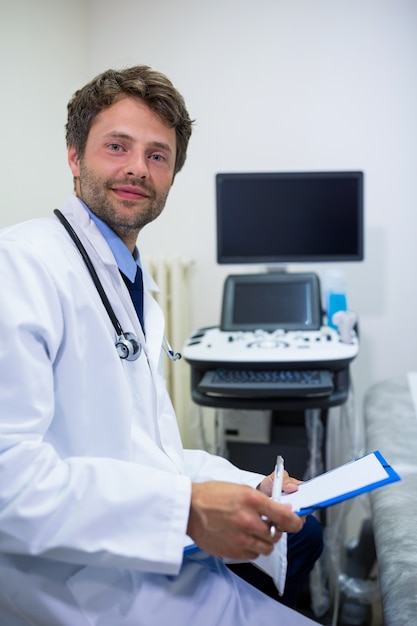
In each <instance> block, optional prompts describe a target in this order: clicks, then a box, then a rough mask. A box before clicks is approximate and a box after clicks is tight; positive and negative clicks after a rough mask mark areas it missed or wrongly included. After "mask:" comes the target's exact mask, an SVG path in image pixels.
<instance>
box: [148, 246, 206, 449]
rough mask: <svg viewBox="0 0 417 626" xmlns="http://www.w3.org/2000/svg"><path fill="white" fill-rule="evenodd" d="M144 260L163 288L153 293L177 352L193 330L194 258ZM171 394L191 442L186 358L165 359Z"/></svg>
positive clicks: (185, 437)
mask: <svg viewBox="0 0 417 626" xmlns="http://www.w3.org/2000/svg"><path fill="white" fill-rule="evenodd" d="M143 260H144V264H145V265H146V267H147V269H148V270H149V272H150V273H151V275H152V278H153V279H154V280H155V282H156V284H157V285H158V287H159V288H160V290H161V293H156V294H154V297H155V300H157V302H158V303H159V305H160V307H161V308H162V311H163V313H164V316H165V336H166V337H167V339H168V341H169V343H170V344H171V346H172V349H173V350H174V352H177V351H179V352H180V351H181V348H182V346H183V345H184V342H185V340H186V339H187V337H188V336H189V335H190V332H191V330H192V329H191V300H190V284H191V281H190V278H191V270H192V267H193V264H194V263H193V261H190V260H184V259H180V258H177V257H174V258H164V257H144V259H143ZM164 368H165V370H164V374H165V378H166V382H167V388H168V392H169V395H170V397H171V400H172V404H173V405H174V409H175V412H176V414H177V419H178V425H179V428H180V432H181V436H182V439H183V444H184V446H185V447H190V445H191V435H190V428H189V416H190V411H191V404H192V402H191V391H190V371H189V370H190V368H189V366H188V364H187V363H186V362H185V361H184V360H183V359H181V360H179V361H175V362H173V361H171V359H168V358H166V359H165V361H164Z"/></svg>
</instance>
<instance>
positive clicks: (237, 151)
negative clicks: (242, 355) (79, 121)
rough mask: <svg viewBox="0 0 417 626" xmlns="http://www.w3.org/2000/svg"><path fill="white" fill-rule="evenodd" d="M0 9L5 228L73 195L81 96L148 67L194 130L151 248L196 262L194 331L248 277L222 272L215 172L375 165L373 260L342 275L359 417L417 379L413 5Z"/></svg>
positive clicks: (348, 1)
mask: <svg viewBox="0 0 417 626" xmlns="http://www.w3.org/2000/svg"><path fill="white" fill-rule="evenodd" d="M0 7H1V20H0V35H1V38H0V45H1V50H0V51H1V56H0V63H1V66H2V73H1V75H2V94H1V115H0V131H1V139H2V148H3V149H2V151H1V155H0V159H1V161H0V165H1V173H2V192H3V193H2V203H1V212H0V224H3V225H4V224H8V223H11V222H13V221H16V220H18V219H21V218H24V217H31V216H35V215H38V214H49V212H50V211H51V210H52V208H54V206H56V205H57V204H59V202H60V201H61V200H62V199H63V197H65V195H66V194H67V192H68V191H70V190H71V178H70V176H69V173H68V171H67V166H66V157H65V148H64V134H63V126H64V123H65V113H66V111H65V107H66V102H67V100H68V99H69V97H70V95H71V94H72V93H73V91H74V90H75V89H76V88H77V87H78V86H80V85H81V84H83V83H84V82H85V81H86V80H88V79H89V78H90V77H91V76H92V75H94V74H96V73H98V72H100V71H102V70H104V69H107V68H108V67H122V66H127V65H131V64H136V63H145V64H148V65H151V66H152V67H154V68H155V69H158V70H161V71H163V72H165V73H167V74H168V75H169V76H170V78H171V79H172V80H173V82H174V83H175V84H176V86H177V87H178V88H179V89H180V91H182V93H183V94H184V96H185V98H186V101H187V104H188V108H189V111H190V114H191V115H192V116H193V117H195V118H196V119H197V123H196V126H195V130H194V135H193V138H192V141H191V145H190V150H189V157H188V161H187V163H186V166H185V168H184V171H183V172H181V173H180V174H179V175H178V177H177V180H176V183H175V186H174V188H173V190H172V194H171V196H170V199H169V202H168V205H167V208H166V211H165V213H164V214H163V216H162V217H161V218H160V219H159V220H158V221H157V222H156V223H155V224H153V225H151V226H148V228H147V230H145V231H144V233H143V234H142V235H141V238H140V241H139V243H140V246H141V249H142V250H143V251H144V252H146V253H150V252H155V251H157V250H158V251H159V250H165V252H166V253H167V254H175V253H176V254H179V255H182V256H185V257H192V258H194V259H196V261H197V265H196V271H195V275H194V284H193V287H194V295H193V326H194V327H197V326H204V325H210V324H216V323H218V321H219V315H220V301H221V291H222V284H223V278H224V277H225V276H226V275H227V274H228V273H231V272H232V271H236V270H239V271H244V269H245V268H237V267H226V268H225V267H223V268H220V267H218V266H217V265H216V262H215V222H214V215H215V205H214V175H215V173H216V172H218V171H239V170H241V171H261V170H266V171H268V170H269V171H273V170H317V169H363V170H364V172H365V177H366V178H365V184H366V196H365V203H366V260H365V261H364V262H363V263H361V264H349V265H348V266H344V269H345V271H346V277H347V284H348V297H349V305H350V307H351V308H352V309H354V310H356V311H357V312H358V313H359V315H360V322H361V351H360V355H359V357H358V359H357V360H356V362H355V363H354V366H353V378H354V383H355V388H356V390H357V392H358V402H359V405H360V404H361V401H362V396H363V393H364V391H365V390H366V389H367V388H368V387H369V386H370V385H371V384H372V383H373V382H375V381H377V380H380V379H383V378H386V377H389V376H393V375H397V374H403V373H405V372H406V371H407V370H410V369H416V368H417V357H416V345H417V330H416V324H415V316H416V314H415V312H416V311H417V289H416V287H415V280H414V272H415V268H416V267H417V263H416V261H417V246H416V245H415V242H414V240H415V233H416V232H417V229H416V225H417V217H416V214H417V213H416V211H415V197H414V196H415V194H414V186H415V181H416V179H417V176H416V174H417V171H416V170H417V159H416V156H415V146H416V145H417V126H416V121H415V120H416V115H415V111H416V110H417V84H416V82H417V81H416V71H415V60H416V58H417V3H416V2H415V0H396V1H395V2H394V1H392V0H339V1H338V2H334V0H315V1H314V2H313V1H312V0H293V1H292V2H287V1H285V0H256V2H255V1H254V0H175V2H173V1H172V0H160V1H159V2H157V3H150V2H144V1H142V0H135V1H134V0H118V2H117V3H115V2H114V0H89V1H88V0H84V1H83V0H77V1H75V0H68V1H66V0H61V1H60V2H59V1H54V0H50V1H48V0H37V2H32V0H21V1H20V2H18V3H15V2H13V1H12V0H9V1H7V2H6V1H4V0H0ZM4 17H5V19H4ZM300 267H301V266H299V267H298V268H297V267H295V268H293V269H298V270H299V269H300ZM302 269H304V268H302ZM308 269H317V270H318V271H319V272H320V271H322V269H324V268H322V267H318V268H308ZM176 348H178V347H177V346H176Z"/></svg>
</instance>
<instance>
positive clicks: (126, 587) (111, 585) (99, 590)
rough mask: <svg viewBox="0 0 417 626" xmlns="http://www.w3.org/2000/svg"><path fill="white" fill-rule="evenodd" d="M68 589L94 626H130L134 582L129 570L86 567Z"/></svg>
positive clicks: (75, 577) (70, 582) (72, 579)
mask: <svg viewBox="0 0 417 626" xmlns="http://www.w3.org/2000/svg"><path fill="white" fill-rule="evenodd" d="M67 586H68V587H69V589H70V591H71V593H72V595H73V597H74V599H75V601H76V602H77V604H78V606H79V608H80V610H81V611H82V613H83V614H84V616H85V618H86V619H87V621H88V623H89V624H91V626H115V624H120V625H121V624H123V625H125V624H126V625H128V624H130V622H129V613H130V609H131V603H132V598H133V597H134V593H133V587H134V581H133V579H132V574H131V572H129V571H128V570H124V569H117V568H106V567H93V566H87V567H84V568H83V569H81V570H80V571H78V572H77V573H76V574H74V576H72V577H71V578H69V580H68V581H67Z"/></svg>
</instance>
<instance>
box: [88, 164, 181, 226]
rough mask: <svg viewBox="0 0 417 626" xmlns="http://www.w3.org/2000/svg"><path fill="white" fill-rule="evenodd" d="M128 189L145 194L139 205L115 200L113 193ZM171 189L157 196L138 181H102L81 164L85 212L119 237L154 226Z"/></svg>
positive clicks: (155, 192)
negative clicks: (148, 225)
mask: <svg viewBox="0 0 417 626" xmlns="http://www.w3.org/2000/svg"><path fill="white" fill-rule="evenodd" d="M123 185H130V186H134V187H137V188H138V189H140V190H141V191H143V192H144V193H145V194H146V196H147V197H146V198H142V199H141V200H140V201H137V202H135V201H134V200H123V199H122V198H117V197H116V196H115V194H114V193H113V191H112V189H113V188H115V187H119V186H123ZM169 189H170V188H167V189H166V190H162V191H160V192H157V191H155V189H154V188H153V187H151V186H150V185H148V183H144V182H143V180H141V179H140V178H134V177H133V176H132V177H130V178H129V179H125V180H118V179H107V180H103V179H101V178H99V177H98V176H96V175H95V174H93V173H92V172H91V171H90V170H89V168H88V167H86V165H85V164H84V163H80V177H79V195H80V198H81V200H83V202H85V204H86V205H87V206H88V208H89V209H90V210H91V211H92V212H93V213H94V214H95V215H97V216H98V217H99V218H100V219H102V220H103V221H104V222H106V224H108V225H109V226H110V228H112V229H113V230H114V231H115V232H116V233H117V234H118V235H119V236H124V235H130V236H132V235H134V236H137V234H138V233H139V231H140V230H141V229H142V228H143V227H144V226H146V224H149V223H150V222H153V220H155V219H156V218H157V217H158V216H159V215H160V214H161V213H162V211H163V209H164V207H165V203H166V199H167V197H168V192H169Z"/></svg>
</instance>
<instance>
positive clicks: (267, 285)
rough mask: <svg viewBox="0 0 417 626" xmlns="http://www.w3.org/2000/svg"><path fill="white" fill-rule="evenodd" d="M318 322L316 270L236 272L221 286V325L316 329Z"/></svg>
mask: <svg viewBox="0 0 417 626" xmlns="http://www.w3.org/2000/svg"><path fill="white" fill-rule="evenodd" d="M320 325H321V306H320V285H319V280H318V277H317V275H316V274H298V273H297V274H293V273H278V274H274V273H271V274H268V273H265V274H239V275H231V276H228V277H227V279H226V282H225V286H224V294H223V307H222V320H221V329H222V330H225V331H234V330H237V331H239V330H256V329H263V330H268V331H272V330H276V329H278V328H282V329H284V330H317V329H318V328H320Z"/></svg>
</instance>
